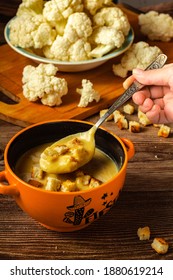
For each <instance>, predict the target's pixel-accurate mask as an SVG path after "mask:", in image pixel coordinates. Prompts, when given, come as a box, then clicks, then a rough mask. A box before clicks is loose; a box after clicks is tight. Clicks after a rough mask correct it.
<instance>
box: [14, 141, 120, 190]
mask: <svg viewBox="0 0 173 280" xmlns="http://www.w3.org/2000/svg"><path fill="white" fill-rule="evenodd" d="M48 145H49V144H44V145H40V146H37V147H34V148H32V149H30V150H28V151H27V152H26V153H25V154H23V155H22V157H21V158H20V159H19V160H18V162H17V165H16V169H15V173H16V175H17V176H18V177H19V178H21V179H22V180H23V181H25V182H27V183H29V184H30V185H33V186H35V187H37V188H41V189H44V190H49V191H60V192H67V191H68V192H69V191H71V192H72V191H81V190H86V189H90V188H95V187H98V186H100V185H101V184H103V183H105V182H107V181H109V180H110V179H111V178H112V177H114V176H115V175H116V174H117V173H118V166H117V164H116V163H115V162H114V161H113V160H112V159H111V158H110V157H109V156H108V155H106V154H105V153H104V152H103V151H101V150H100V149H98V148H96V149H95V153H94V156H93V158H92V159H91V161H90V162H89V163H87V164H86V165H84V166H83V167H81V168H80V169H78V170H76V171H74V172H71V173H66V174H56V173H47V172H45V171H43V170H42V169H41V167H40V164H39V162H40V155H41V153H42V152H43V151H44V150H45V148H46V147H48Z"/></svg>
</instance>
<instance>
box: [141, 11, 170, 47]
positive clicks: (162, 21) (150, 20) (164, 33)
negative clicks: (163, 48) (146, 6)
mask: <svg viewBox="0 0 173 280" xmlns="http://www.w3.org/2000/svg"><path fill="white" fill-rule="evenodd" d="M138 20H139V25H140V29H141V32H142V33H143V34H144V35H147V36H148V38H149V39H150V40H153V41H154V40H160V41H163V42H168V41H170V40H171V38H172V37H173V18H172V17H171V16H170V15H169V14H164V13H158V12H156V11H149V12H148V13H146V14H140V15H139V16H138Z"/></svg>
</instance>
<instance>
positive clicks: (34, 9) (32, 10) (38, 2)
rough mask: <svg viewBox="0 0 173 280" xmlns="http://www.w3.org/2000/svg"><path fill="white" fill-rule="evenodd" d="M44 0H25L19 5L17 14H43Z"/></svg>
mask: <svg viewBox="0 0 173 280" xmlns="http://www.w3.org/2000/svg"><path fill="white" fill-rule="evenodd" d="M43 4H44V3H43V0H23V1H22V3H21V4H20V5H19V8H18V10H17V13H16V15H17V16H21V15H22V14H24V13H26V14H28V13H29V14H33V15H34V14H41V13H42V10H43Z"/></svg>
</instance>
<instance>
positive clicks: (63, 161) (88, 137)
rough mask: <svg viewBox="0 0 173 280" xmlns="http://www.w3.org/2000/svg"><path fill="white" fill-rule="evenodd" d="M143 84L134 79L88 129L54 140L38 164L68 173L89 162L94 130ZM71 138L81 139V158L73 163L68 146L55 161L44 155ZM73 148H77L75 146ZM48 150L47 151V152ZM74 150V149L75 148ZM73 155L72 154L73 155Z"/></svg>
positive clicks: (159, 61)
mask: <svg viewBox="0 0 173 280" xmlns="http://www.w3.org/2000/svg"><path fill="white" fill-rule="evenodd" d="M166 60H167V56H166V55H165V54H160V55H159V56H158V57H157V58H156V60H154V61H153V62H152V63H151V64H150V65H149V66H148V67H147V68H146V69H145V70H152V69H158V68H162V67H163V66H164V64H165V62H166ZM144 86H145V85H143V84H141V83H139V82H138V81H136V80H135V81H134V82H133V83H132V84H131V86H130V87H129V88H128V89H127V90H126V91H125V92H124V93H123V94H122V95H121V96H120V97H119V98H118V99H116V101H115V102H114V103H113V105H112V106H111V107H110V108H109V109H108V111H107V112H106V113H105V114H104V115H103V116H102V117H101V118H100V119H99V120H98V121H97V122H96V123H95V124H94V125H93V126H92V128H90V129H89V130H88V131H84V132H79V133H76V134H72V135H69V136H67V137H65V138H62V139H60V140H59V141H57V142H55V143H54V144H53V145H51V146H49V147H48V148H46V149H45V150H44V151H43V153H42V154H41V158H40V166H41V168H42V169H43V170H44V171H46V172H49V173H69V172H72V171H75V170H76V169H78V168H79V167H81V166H83V165H84V164H86V163H87V162H89V161H90V160H91V159H92V157H93V155H94V151H95V138H94V135H95V132H96V130H97V129H98V127H99V126H100V125H101V124H102V123H103V122H104V121H105V120H106V119H107V118H108V117H109V116H110V115H111V114H112V113H113V112H114V111H115V110H116V109H117V108H119V107H120V106H121V105H122V104H124V103H125V102H126V101H127V100H128V99H130V97H131V96H132V95H133V94H134V93H135V92H137V91H139V90H140V89H142V88H143V87H144ZM73 139H78V140H80V141H81V143H82V145H83V148H84V153H83V154H81V158H76V159H77V160H76V161H75V163H74V162H73V161H72V160H70V159H71V157H72V155H73V148H72V147H70V150H69V155H68V154H64V158H63V155H62V156H60V157H59V158H58V157H57V161H56V160H55V157H54V160H53V161H52V160H51V157H50V156H46V155H47V154H50V151H52V154H53V151H54V150H56V148H57V146H60V145H64V144H67V146H68V142H69V141H72V140H73ZM48 149H49V151H48ZM75 149H77V148H76V147H75ZM48 152H49V153H48ZM75 152H76V150H75ZM73 156H74V155H73Z"/></svg>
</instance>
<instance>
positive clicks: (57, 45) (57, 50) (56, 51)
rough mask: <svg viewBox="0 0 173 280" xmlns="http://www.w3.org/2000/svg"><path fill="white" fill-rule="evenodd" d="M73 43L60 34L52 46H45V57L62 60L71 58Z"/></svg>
mask: <svg viewBox="0 0 173 280" xmlns="http://www.w3.org/2000/svg"><path fill="white" fill-rule="evenodd" d="M70 46H71V43H70V42H69V41H68V40H67V39H66V38H64V37H63V36H60V35H58V36H57V37H56V39H55V41H54V42H53V44H52V45H51V46H46V47H44V48H43V53H44V55H45V57H47V58H50V59H57V60H62V61H68V60H69V53H68V51H69V48H70Z"/></svg>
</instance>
